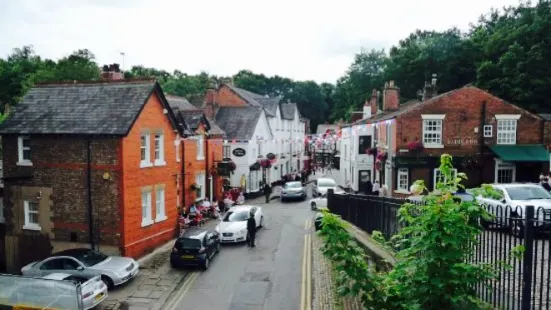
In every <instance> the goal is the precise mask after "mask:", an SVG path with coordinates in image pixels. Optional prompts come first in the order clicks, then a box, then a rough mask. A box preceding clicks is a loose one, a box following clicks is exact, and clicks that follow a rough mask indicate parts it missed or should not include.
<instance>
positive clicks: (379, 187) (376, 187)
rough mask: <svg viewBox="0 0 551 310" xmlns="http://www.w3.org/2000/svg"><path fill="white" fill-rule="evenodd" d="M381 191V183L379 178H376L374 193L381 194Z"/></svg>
mask: <svg viewBox="0 0 551 310" xmlns="http://www.w3.org/2000/svg"><path fill="white" fill-rule="evenodd" d="M380 191H381V185H380V184H379V180H375V184H373V195H375V196H379V192H380Z"/></svg>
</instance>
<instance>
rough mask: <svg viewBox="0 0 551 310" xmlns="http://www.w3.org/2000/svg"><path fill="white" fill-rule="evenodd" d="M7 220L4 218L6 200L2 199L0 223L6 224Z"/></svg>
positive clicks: (0, 198) (0, 200)
mask: <svg viewBox="0 0 551 310" xmlns="http://www.w3.org/2000/svg"><path fill="white" fill-rule="evenodd" d="M5 221H6V219H5V218H4V198H2V197H0V223H4V222H5Z"/></svg>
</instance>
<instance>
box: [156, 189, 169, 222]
mask: <svg viewBox="0 0 551 310" xmlns="http://www.w3.org/2000/svg"><path fill="white" fill-rule="evenodd" d="M166 218H167V217H166V213H165V188H164V185H162V186H160V187H159V188H157V189H156V191H155V222H161V221H164V220H166Z"/></svg>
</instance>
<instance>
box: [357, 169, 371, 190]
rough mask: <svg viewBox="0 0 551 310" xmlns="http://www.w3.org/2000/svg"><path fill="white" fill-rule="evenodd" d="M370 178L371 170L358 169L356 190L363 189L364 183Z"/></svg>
mask: <svg viewBox="0 0 551 310" xmlns="http://www.w3.org/2000/svg"><path fill="white" fill-rule="evenodd" d="M369 180H371V170H360V171H358V191H360V192H364V191H365V183H367V181H369Z"/></svg>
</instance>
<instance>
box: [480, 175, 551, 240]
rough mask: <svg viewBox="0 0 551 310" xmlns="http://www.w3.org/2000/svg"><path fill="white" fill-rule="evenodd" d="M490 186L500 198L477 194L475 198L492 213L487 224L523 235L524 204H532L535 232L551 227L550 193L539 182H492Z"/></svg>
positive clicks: (520, 236) (513, 233)
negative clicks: (535, 219) (503, 227)
mask: <svg viewBox="0 0 551 310" xmlns="http://www.w3.org/2000/svg"><path fill="white" fill-rule="evenodd" d="M492 187H493V188H494V189H495V190H497V191H499V192H500V193H501V195H502V196H503V199H501V200H495V199H491V198H487V197H482V196H478V197H476V198H477V200H478V201H479V202H480V203H481V204H484V205H487V206H488V208H487V209H488V211H489V212H490V213H491V214H493V215H494V217H495V218H494V220H493V222H492V223H489V224H496V225H498V226H505V227H508V228H509V229H510V232H511V234H512V235H514V236H516V237H519V238H522V237H523V236H524V218H525V216H524V213H525V209H526V206H534V207H535V208H536V210H535V212H536V215H537V219H538V220H537V221H535V222H534V225H535V228H536V232H538V233H539V232H544V231H548V230H549V229H550V228H551V194H550V193H549V192H548V191H546V190H545V189H544V188H543V187H542V186H541V185H539V184H492Z"/></svg>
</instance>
